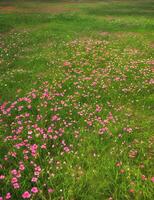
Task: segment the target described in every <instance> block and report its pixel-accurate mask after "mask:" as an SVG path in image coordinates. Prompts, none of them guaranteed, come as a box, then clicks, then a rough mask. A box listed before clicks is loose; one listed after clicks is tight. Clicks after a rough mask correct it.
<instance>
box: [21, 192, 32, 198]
mask: <svg viewBox="0 0 154 200" xmlns="http://www.w3.org/2000/svg"><path fill="white" fill-rule="evenodd" d="M30 197H31V194H30V193H29V192H28V191H26V192H24V193H23V194H22V198H23V199H29V198H30Z"/></svg>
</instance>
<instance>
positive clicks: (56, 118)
mask: <svg viewBox="0 0 154 200" xmlns="http://www.w3.org/2000/svg"><path fill="white" fill-rule="evenodd" d="M51 119H52V121H58V120H59V117H58V116H57V115H54V116H52V118H51Z"/></svg>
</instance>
